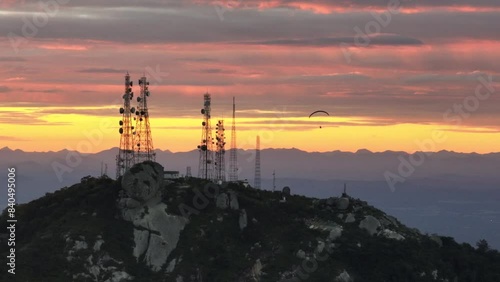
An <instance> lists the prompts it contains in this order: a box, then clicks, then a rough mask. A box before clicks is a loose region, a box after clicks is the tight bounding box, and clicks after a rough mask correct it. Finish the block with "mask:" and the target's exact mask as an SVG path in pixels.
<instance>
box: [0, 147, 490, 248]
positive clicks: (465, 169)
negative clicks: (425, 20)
mask: <svg viewBox="0 0 500 282" xmlns="http://www.w3.org/2000/svg"><path fill="white" fill-rule="evenodd" d="M117 152H118V148H111V149H109V150H105V151H101V152H98V153H95V154H83V155H82V154H80V153H78V152H75V151H68V150H61V151H58V152H24V151H21V150H11V149H9V148H2V149H0V166H1V167H2V170H4V171H6V168H7V167H11V166H14V167H16V168H17V171H18V176H17V179H18V185H19V186H18V187H19V189H18V195H17V200H18V201H19V202H21V203H25V202H29V201H31V200H33V199H36V198H39V197H41V196H43V195H44V194H45V193H47V192H53V191H54V190H56V189H58V188H61V187H65V186H69V185H72V184H73V183H75V182H79V181H80V179H81V178H82V177H84V176H87V175H92V176H99V175H100V174H101V167H103V166H102V165H101V164H107V174H108V175H109V176H110V177H112V178H114V177H115V175H116V167H115V158H116V154H117ZM156 153H157V157H156V160H157V162H159V163H160V164H162V165H163V166H164V168H165V170H178V171H179V172H180V174H181V175H184V174H185V173H186V167H188V166H190V167H191V170H192V175H193V176H197V174H198V160H199V153H198V151H196V150H193V151H189V152H177V153H173V152H170V151H162V150H157V151H156ZM422 156H424V158H423V159H422V158H419V157H422ZM254 157H255V151H254V150H238V165H239V179H248V180H249V182H250V183H251V184H253V175H254V165H255V159H254ZM411 160H413V161H411ZM228 162H229V156H228V154H227V157H226V164H227V165H228ZM412 162H413V164H416V165H412ZM420 163H421V164H420ZM228 167H229V165H228ZM273 170H275V171H276V189H281V188H283V186H289V187H291V189H292V193H296V194H302V195H306V196H309V197H317V198H326V197H331V196H332V195H338V194H339V193H340V192H341V191H342V189H343V184H344V183H347V188H348V190H349V193H350V194H352V195H353V196H356V197H359V198H362V199H365V200H367V201H368V202H370V203H374V204H377V206H378V207H379V208H381V209H382V210H384V211H385V212H388V213H391V214H394V215H395V216H397V217H398V218H400V219H401V220H402V221H403V222H404V223H405V224H407V225H409V226H413V227H417V228H419V229H421V230H422V231H424V232H437V233H440V234H448V235H451V236H454V237H456V238H457V240H460V241H467V242H470V243H474V242H476V241H477V240H479V239H482V238H486V239H488V241H489V242H490V244H491V245H492V246H494V247H496V248H500V238H497V237H498V236H496V234H498V232H500V205H499V202H500V173H499V172H500V153H490V154H476V153H456V152H450V151H440V152H435V153H427V154H426V153H422V152H417V153H415V154H408V153H405V152H394V151H385V152H370V151H368V150H359V151H357V152H355V153H351V152H340V151H333V152H324V153H318V152H305V151H301V150H298V149H264V150H262V151H261V171H262V178H263V179H262V188H263V189H267V190H271V189H273V182H272V172H273ZM401 172H402V173H401ZM387 175H389V176H390V178H389V179H390V181H392V182H393V184H394V185H393V187H391V186H390V185H389V184H388V182H387V180H386V176H387ZM6 176H7V175H6V174H2V175H0V181H1V182H2V183H5V181H6V180H5V178H6ZM402 180H404V182H403V181H402ZM0 207H2V208H3V207H5V203H1V204H0Z"/></svg>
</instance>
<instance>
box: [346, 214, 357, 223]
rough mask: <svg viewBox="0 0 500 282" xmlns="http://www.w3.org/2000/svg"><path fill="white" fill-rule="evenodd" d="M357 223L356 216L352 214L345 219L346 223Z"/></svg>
mask: <svg viewBox="0 0 500 282" xmlns="http://www.w3.org/2000/svg"><path fill="white" fill-rule="evenodd" d="M355 221H356V218H355V217H354V215H353V214H352V213H350V214H348V215H347V217H346V219H345V223H353V222H355Z"/></svg>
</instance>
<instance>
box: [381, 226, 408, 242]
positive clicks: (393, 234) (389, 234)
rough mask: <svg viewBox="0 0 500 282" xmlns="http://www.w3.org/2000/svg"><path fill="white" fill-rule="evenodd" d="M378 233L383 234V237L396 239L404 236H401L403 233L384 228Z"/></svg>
mask: <svg viewBox="0 0 500 282" xmlns="http://www.w3.org/2000/svg"><path fill="white" fill-rule="evenodd" d="M380 235H382V236H384V237H385V238H388V239H395V240H398V241H400V240H404V239H405V237H403V235H401V234H399V233H398V232H396V231H392V230H389V229H384V230H383V231H381V232H380Z"/></svg>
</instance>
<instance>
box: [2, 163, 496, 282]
mask: <svg viewBox="0 0 500 282" xmlns="http://www.w3.org/2000/svg"><path fill="white" fill-rule="evenodd" d="M160 168H161V169H163V168H162V167H161V166H159V165H157V164H153V163H144V164H140V165H138V166H135V167H134V168H133V169H131V171H130V172H129V174H128V175H125V176H124V179H125V180H124V179H119V180H118V181H115V180H112V179H109V178H107V177H101V178H93V177H90V176H89V177H84V178H83V179H82V181H81V182H80V183H77V184H74V185H72V186H70V187H64V188H62V189H59V190H57V191H56V192H54V193H48V194H46V195H45V196H44V197H41V198H39V199H37V200H34V201H32V202H30V203H27V204H23V205H19V206H17V211H16V212H17V219H18V224H17V230H16V233H17V237H16V240H17V241H16V255H17V260H16V263H17V264H16V279H15V281H47V282H52V281H54V282H57V281H65V282H66V281H109V282H112V281H176V282H180V281H183V282H188V281H199V282H201V281H210V282H212V281H213V282H217V281H221V282H222V281H223V282H227V281H273V282H276V281H356V282H361V281H367V282H368V281H369V282H377V281H398V282H403V281H450V282H451V281H481V282H489V281H491V282H497V281H500V268H499V267H498V266H499V265H500V254H499V253H498V252H497V251H495V250H491V249H489V247H488V245H487V243H486V242H485V241H482V242H480V244H478V246H477V247H472V246H471V245H469V244H458V243H456V242H455V240H454V239H453V238H450V237H442V236H438V235H427V234H421V233H420V232H419V231H418V230H416V229H412V228H409V227H406V226H404V225H403V224H402V223H400V222H399V221H398V220H397V219H396V218H394V217H392V216H390V215H387V214H385V213H384V212H382V211H381V210H378V209H376V208H375V207H373V206H371V205H369V203H367V202H365V201H363V200H360V199H355V198H352V197H350V196H349V195H338V196H339V197H331V198H328V199H315V198H307V197H304V196H298V195H293V190H292V191H291V192H292V193H291V195H288V194H286V193H285V194H284V193H282V192H281V191H279V192H271V191H263V190H256V189H253V188H251V187H245V185H243V184H238V183H229V184H223V185H215V184H213V183H210V182H206V181H204V180H201V179H197V178H189V179H184V178H182V179H176V180H168V181H163V180H162V177H160V178H158V176H159V175H162V171H161V173H160V170H159V169H160ZM137 180H139V181H137ZM1 222H2V228H1V230H2V231H1V232H5V230H6V226H5V223H6V212H4V213H3V214H2V217H1ZM1 235H2V237H1V238H2V242H1V246H2V247H1V248H2V249H1V252H0V253H1V255H2V257H6V256H7V250H6V249H5V246H6V242H4V241H5V238H6V234H5V233H1ZM2 277H4V278H2V279H7V280H2V281H13V280H12V279H9V277H8V276H6V275H3V276H2Z"/></svg>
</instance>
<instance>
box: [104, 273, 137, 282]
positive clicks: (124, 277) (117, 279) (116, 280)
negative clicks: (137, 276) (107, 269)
mask: <svg viewBox="0 0 500 282" xmlns="http://www.w3.org/2000/svg"><path fill="white" fill-rule="evenodd" d="M131 280H134V277H132V276H130V274H128V273H127V272H125V271H116V272H113V273H112V274H111V278H109V279H107V280H106V281H104V282H123V281H131Z"/></svg>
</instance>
